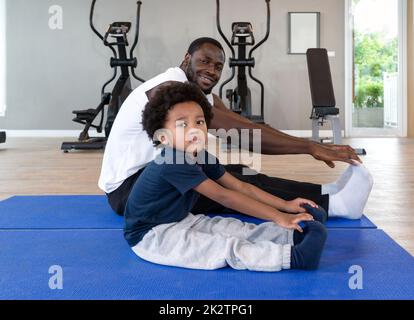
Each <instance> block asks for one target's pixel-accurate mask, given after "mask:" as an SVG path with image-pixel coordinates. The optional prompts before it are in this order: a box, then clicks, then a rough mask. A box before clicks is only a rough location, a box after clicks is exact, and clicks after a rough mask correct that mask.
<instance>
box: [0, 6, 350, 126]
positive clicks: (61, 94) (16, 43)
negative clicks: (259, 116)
mask: <svg viewBox="0 0 414 320" xmlns="http://www.w3.org/2000/svg"><path fill="white" fill-rule="evenodd" d="M135 3H136V1H135V0H122V1H114V0H100V1H98V3H97V8H96V24H97V25H98V27H99V30H104V29H105V28H106V27H107V25H108V24H109V23H110V22H112V21H115V20H132V19H133V18H134V15H135V8H136V7H135ZM55 4H57V5H60V6H62V7H63V18H64V27H63V30H50V29H49V27H48V21H49V16H50V15H49V13H48V9H49V7H50V6H51V5H55ZM89 5H90V1H87V0H53V1H52V0H35V1H32V0H7V69H8V72H7V113H6V117H5V118H0V128H5V129H10V130H13V129H14V130H23V129H36V130H72V129H80V125H78V124H76V123H73V122H72V121H71V119H72V114H71V112H72V110H73V109H86V108H92V107H94V106H95V105H96V103H97V101H98V100H99V95H100V94H99V91H100V87H101V85H102V83H103V82H104V81H106V80H107V79H108V78H109V77H110V75H111V70H110V69H109V66H108V59H109V56H110V53H109V50H108V49H106V48H105V47H103V45H102V43H101V42H100V41H99V39H98V38H97V37H96V36H95V35H94V34H92V32H91V30H90V29H89V26H88V15H89ZM234 6H237V7H234ZM289 11H320V12H321V46H322V47H326V48H327V49H328V50H329V51H335V52H336V57H335V58H331V71H332V75H333V82H334V88H335V93H336V99H337V104H338V105H339V106H340V107H341V110H342V118H343V114H344V112H343V105H344V79H343V78H344V13H343V11H344V4H343V1H342V0H272V2H271V14H272V22H271V33H270V38H269V40H268V41H267V42H266V43H265V44H264V45H263V46H262V47H261V48H260V49H258V50H257V51H256V52H255V57H256V62H257V64H256V65H257V66H256V68H255V69H254V75H256V76H257V77H258V78H259V79H261V80H262V81H263V82H264V83H265V119H266V122H267V123H269V124H270V125H272V126H274V127H276V128H278V129H285V130H307V129H310V120H309V119H308V118H309V114H310V110H311V102H310V92H309V83H308V75H307V68H306V59H305V56H304V55H288V54H287V53H286V52H287V42H288V40H287V13H288V12H289ZM265 14H266V10H265V2H264V0H254V1H252V0H250V1H249V0H225V1H222V28H223V30H224V31H225V33H226V34H227V35H229V33H230V25H231V22H232V21H243V20H247V21H251V22H252V24H253V28H254V32H255V36H256V38H257V39H261V38H262V36H263V35H264V32H265V27H266V26H265V21H266V16H265ZM199 36H212V37H215V38H217V39H219V40H221V39H220V37H219V35H218V32H217V31H216V26H215V1H214V0H210V1H202V0H174V1H172V0H170V1H166V0H151V1H150V0H143V6H142V19H141V36H140V44H139V47H138V49H137V50H136V53H137V55H138V57H139V67H138V74H139V75H140V76H142V77H144V78H146V79H148V78H150V77H152V76H154V75H156V74H158V73H160V72H163V71H164V70H165V69H166V68H168V67H170V66H175V65H178V64H179V63H180V62H181V60H182V58H183V56H184V53H185V49H186V48H187V46H188V44H189V43H190V42H191V40H192V39H194V38H196V37H199ZM221 42H222V43H223V41H221ZM227 54H228V52H227ZM228 75H229V72H228V70H225V72H223V76H222V79H225V78H227V77H228ZM135 84H137V83H135ZM251 88H252V90H253V96H254V98H253V102H254V104H255V105H256V106H257V107H258V105H259V88H258V87H257V86H256V85H255V84H254V83H252V84H251ZM217 89H218V88H217ZM216 92H217V90H216ZM256 110H258V108H256ZM342 122H343V121H342Z"/></svg>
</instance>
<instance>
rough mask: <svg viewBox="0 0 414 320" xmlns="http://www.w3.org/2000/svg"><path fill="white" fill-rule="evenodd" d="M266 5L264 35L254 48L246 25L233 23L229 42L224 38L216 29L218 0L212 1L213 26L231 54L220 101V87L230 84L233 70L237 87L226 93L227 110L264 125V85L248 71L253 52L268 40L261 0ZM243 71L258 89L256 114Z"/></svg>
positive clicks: (218, 27)
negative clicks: (258, 99)
mask: <svg viewBox="0 0 414 320" xmlns="http://www.w3.org/2000/svg"><path fill="white" fill-rule="evenodd" d="M265 1H266V5H267V26H266V35H265V36H264V38H263V39H262V40H261V41H260V42H258V43H257V44H256V45H255V39H254V35H253V27H252V24H251V23H250V22H233V23H232V25H231V29H232V37H231V42H230V41H229V40H228V39H227V38H226V36H225V35H224V33H223V31H222V30H221V26H220V0H216V4H217V14H216V18H217V19H216V23H217V29H218V32H219V33H220V35H221V37H222V38H223V39H224V41H225V42H226V44H227V45H228V47H229V48H230V51H231V57H230V58H229V66H230V68H231V76H230V78H229V79H227V80H225V81H224V82H223V83H222V84H221V86H220V89H219V94H220V98H222V96H223V87H224V86H225V85H226V84H227V83H229V82H230V81H231V80H233V78H234V76H235V74H236V67H237V87H236V88H235V89H227V90H226V98H227V99H228V100H229V102H230V109H231V110H232V111H234V112H236V113H238V114H241V115H243V116H244V117H246V118H248V119H250V120H252V121H254V122H257V123H264V85H263V83H262V82H261V81H260V80H259V79H257V78H255V77H254V76H253V74H252V68H254V66H255V59H254V57H253V56H252V55H253V52H254V51H255V50H256V49H257V48H258V47H259V46H261V45H262V44H263V43H264V42H265V41H266V40H267V38H268V37H269V33H270V4H269V3H270V0H265ZM233 46H234V47H236V48H237V58H236V56H235V50H234V48H233ZM247 46H253V47H252V48H251V49H250V51H249V55H248V57H247V56H246V53H247V52H246V49H247ZM246 68H249V76H250V78H251V79H252V80H253V81H255V82H257V83H258V84H259V85H260V99H261V100H260V114H259V115H253V114H252V97H251V92H250V88H249V87H248V85H247V77H246Z"/></svg>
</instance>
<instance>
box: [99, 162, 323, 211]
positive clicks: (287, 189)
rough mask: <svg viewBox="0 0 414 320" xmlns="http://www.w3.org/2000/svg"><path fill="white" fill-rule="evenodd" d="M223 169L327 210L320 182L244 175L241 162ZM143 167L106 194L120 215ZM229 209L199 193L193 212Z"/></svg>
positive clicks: (270, 191) (279, 193) (259, 185)
mask: <svg viewBox="0 0 414 320" xmlns="http://www.w3.org/2000/svg"><path fill="white" fill-rule="evenodd" d="M224 167H225V168H226V171H227V172H229V173H230V174H232V175H233V176H235V177H236V178H237V179H239V180H241V181H244V182H248V183H250V184H252V185H254V186H256V187H258V188H260V189H262V190H264V191H266V192H269V193H270V194H273V195H274V196H277V197H279V198H282V199H284V200H293V199H295V198H306V199H309V200H312V201H314V202H316V203H317V204H319V205H320V206H321V207H322V208H324V209H325V210H326V212H328V207H329V195H322V194H321V190H322V187H321V185H319V184H313V183H308V182H299V181H294V180H287V179H281V178H276V177H269V176H267V175H264V174H261V173H258V174H256V175H243V174H242V170H243V168H245V167H246V166H243V165H226V166H224ZM142 171H143V169H141V170H139V171H138V172H137V173H135V174H133V175H132V176H130V177H129V178H127V179H126V180H125V181H124V182H123V183H122V184H121V185H120V186H119V187H118V188H117V189H116V190H115V191H113V192H111V193H109V194H107V196H108V201H109V204H110V206H111V208H112V209H113V210H114V211H115V212H116V213H118V214H119V215H123V214H124V210H125V205H126V202H127V200H128V196H129V193H130V192H131V190H132V187H133V186H134V184H135V181H136V180H137V179H138V177H139V175H140V174H141V173H142ZM231 211H232V210H230V209H228V208H226V207H224V206H222V205H221V204H219V203H217V202H215V201H213V200H211V199H209V198H207V197H204V196H203V195H200V197H199V198H198V200H197V201H196V203H195V205H194V207H193V209H192V210H191V212H192V213H194V214H206V213H220V212H231Z"/></svg>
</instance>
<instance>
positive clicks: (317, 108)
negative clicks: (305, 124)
mask: <svg viewBox="0 0 414 320" xmlns="http://www.w3.org/2000/svg"><path fill="white" fill-rule="evenodd" d="M306 60H307V64H308V74H309V84H310V91H311V96H312V105H313V108H312V113H311V116H310V119H311V120H312V140H314V141H317V142H323V140H324V139H321V138H320V137H319V128H320V127H322V126H323V125H324V123H325V122H327V121H329V122H330V123H331V129H332V136H333V138H332V142H333V143H334V144H342V132H341V123H340V120H339V108H337V107H336V100H335V93H334V89H333V84H332V76H331V69H330V66H329V58H328V52H327V51H326V49H324V48H312V49H308V50H307V51H306ZM355 151H356V153H357V154H359V155H365V154H366V151H365V149H355Z"/></svg>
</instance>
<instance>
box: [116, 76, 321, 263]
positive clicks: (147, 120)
mask: <svg viewBox="0 0 414 320" xmlns="http://www.w3.org/2000/svg"><path fill="white" fill-rule="evenodd" d="M211 117H212V113H211V110H210V105H209V103H208V101H207V99H206V98H205V95H204V94H203V93H202V91H200V89H199V88H198V87H196V86H195V85H193V84H189V83H179V82H172V83H169V84H168V85H166V86H163V87H161V88H160V89H159V90H158V92H157V93H156V94H155V95H154V97H153V98H152V99H151V100H150V102H149V103H148V104H147V105H146V107H145V110H144V112H143V117H142V119H143V120H142V124H143V129H144V130H145V131H146V132H147V133H148V136H149V138H150V139H152V140H153V141H154V143H155V144H159V145H161V146H162V147H163V150H162V152H161V154H160V155H159V156H158V157H157V158H156V159H155V160H154V161H152V162H151V163H150V164H149V165H148V166H147V167H146V168H145V170H144V171H143V173H142V174H141V175H140V177H139V178H138V180H137V181H136V183H135V185H134V187H133V188H132V191H131V193H130V195H129V198H128V201H127V204H126V208H125V213H124V214H125V230H124V235H125V239H126V240H127V242H128V244H129V245H130V246H131V247H132V250H133V251H134V252H135V253H136V254H137V255H138V256H139V257H141V258H142V259H145V260H148V261H151V262H154V263H158V264H164V265H171V266H178V267H185V268H193V269H210V270H211V269H218V268H222V267H225V266H227V265H229V266H230V267H232V268H235V269H248V270H255V271H279V270H281V269H289V268H295V269H308V270H311V269H316V268H317V267H318V265H319V260H320V256H321V253H322V250H323V247H324V244H325V240H326V230H325V227H324V226H323V225H322V224H321V223H319V222H318V221H313V217H312V216H311V215H310V214H309V213H306V210H305V209H304V208H303V206H305V205H306V206H310V207H312V208H317V205H316V204H315V203H314V202H312V201H310V200H306V199H301V198H298V199H295V200H292V201H285V200H282V199H280V198H277V197H274V196H272V195H270V194H268V193H266V192H264V191H262V190H260V189H258V188H256V187H254V186H253V185H250V184H247V183H244V182H242V181H240V180H238V179H236V178H234V177H233V176H231V175H230V174H229V173H227V172H225V170H224V167H223V166H222V165H221V164H220V163H219V162H218V160H217V159H216V158H215V157H213V156H212V155H211V154H209V153H207V152H206V151H205V149H204V148H205V139H206V137H207V126H208V124H209V122H210V120H211ZM199 194H202V195H204V196H206V197H208V198H211V199H212V200H214V201H216V202H218V203H221V204H222V205H224V206H226V207H228V208H230V209H233V210H236V211H239V212H242V213H245V214H248V215H251V216H255V217H258V218H261V219H266V220H269V221H270V222H265V223H262V224H260V225H254V224H250V223H243V222H242V221H240V220H237V219H233V218H223V217H214V218H210V217H207V216H205V215H201V214H200V215H197V216H195V215H192V214H191V213H190V211H191V209H192V206H193V204H194V203H195V201H196V199H197V197H198V196H199ZM279 210H282V211H284V212H289V213H296V215H293V214H288V213H284V212H281V211H279ZM302 221H304V225H305V227H304V228H303V229H302V228H301V227H300V226H299V223H300V222H302Z"/></svg>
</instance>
